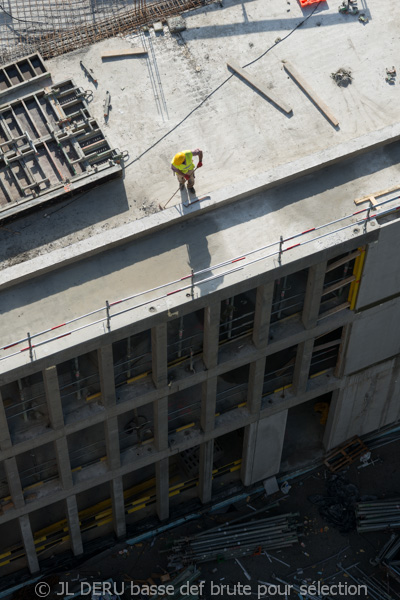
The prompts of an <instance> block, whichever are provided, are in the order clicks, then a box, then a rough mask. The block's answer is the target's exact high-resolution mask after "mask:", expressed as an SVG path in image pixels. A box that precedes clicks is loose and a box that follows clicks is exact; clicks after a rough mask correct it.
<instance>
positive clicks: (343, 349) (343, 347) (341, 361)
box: [335, 324, 352, 379]
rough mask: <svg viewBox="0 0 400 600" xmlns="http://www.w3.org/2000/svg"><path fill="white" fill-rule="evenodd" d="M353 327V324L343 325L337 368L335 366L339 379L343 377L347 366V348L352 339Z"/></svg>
mask: <svg viewBox="0 0 400 600" xmlns="http://www.w3.org/2000/svg"><path fill="white" fill-rule="evenodd" d="M351 329H352V324H349V325H346V326H345V327H343V332H342V341H341V344H340V346H339V355H338V359H337V363H336V368H335V377H337V378H338V379H341V378H342V377H343V375H344V370H345V366H346V354H347V348H348V345H349V341H350V335H351Z"/></svg>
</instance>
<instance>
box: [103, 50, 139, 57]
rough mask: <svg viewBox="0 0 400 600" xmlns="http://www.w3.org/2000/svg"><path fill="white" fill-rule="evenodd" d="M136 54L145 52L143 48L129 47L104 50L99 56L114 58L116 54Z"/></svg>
mask: <svg viewBox="0 0 400 600" xmlns="http://www.w3.org/2000/svg"><path fill="white" fill-rule="evenodd" d="M136 54H147V50H144V49H143V48H129V49H128V50H106V51H105V52H103V54H102V55H101V58H114V57H116V56H135V55H136Z"/></svg>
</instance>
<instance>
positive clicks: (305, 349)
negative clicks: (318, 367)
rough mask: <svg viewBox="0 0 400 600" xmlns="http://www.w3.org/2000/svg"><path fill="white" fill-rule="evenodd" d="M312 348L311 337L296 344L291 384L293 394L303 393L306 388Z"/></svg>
mask: <svg viewBox="0 0 400 600" xmlns="http://www.w3.org/2000/svg"><path fill="white" fill-rule="evenodd" d="M313 349H314V340H313V339H311V340H306V341H305V342H302V343H301V344H299V345H298V346H297V352H296V362H295V364H294V373H293V386H292V390H293V394H295V395H298V394H303V393H304V392H305V391H306V390H307V383H308V379H309V375H310V365H311V357H312V353H313Z"/></svg>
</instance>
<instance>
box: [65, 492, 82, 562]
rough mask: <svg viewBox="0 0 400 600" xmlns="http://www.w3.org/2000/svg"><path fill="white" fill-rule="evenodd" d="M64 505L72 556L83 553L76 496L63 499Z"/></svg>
mask: <svg viewBox="0 0 400 600" xmlns="http://www.w3.org/2000/svg"><path fill="white" fill-rule="evenodd" d="M65 507H66V512H67V521H68V532H69V539H70V541H71V549H72V552H73V553H74V556H79V555H80V554H83V544H82V535H81V529H80V524H79V513H78V505H77V503H76V496H69V498H66V499H65Z"/></svg>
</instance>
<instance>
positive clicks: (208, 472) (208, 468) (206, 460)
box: [199, 440, 214, 504]
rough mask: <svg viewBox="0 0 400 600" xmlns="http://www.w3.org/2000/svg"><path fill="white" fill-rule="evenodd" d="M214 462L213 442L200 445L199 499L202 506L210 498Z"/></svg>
mask: <svg viewBox="0 0 400 600" xmlns="http://www.w3.org/2000/svg"><path fill="white" fill-rule="evenodd" d="M213 460H214V440H209V441H208V442H205V443H204V444H200V468H199V498H200V500H201V502H202V503H203V504H205V503H207V502H210V500H211V496H212V471H213Z"/></svg>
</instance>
